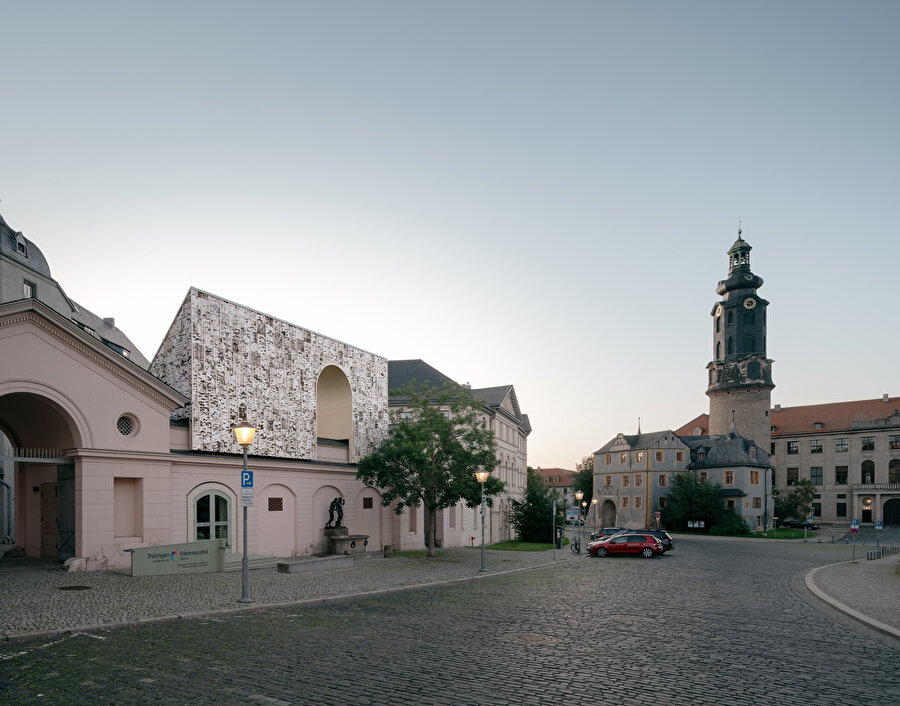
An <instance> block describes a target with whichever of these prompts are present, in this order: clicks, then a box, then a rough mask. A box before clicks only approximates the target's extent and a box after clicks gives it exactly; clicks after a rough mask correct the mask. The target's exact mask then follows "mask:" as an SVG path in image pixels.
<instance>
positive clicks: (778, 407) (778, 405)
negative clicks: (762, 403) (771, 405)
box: [774, 404, 781, 412]
mask: <svg viewBox="0 0 900 706" xmlns="http://www.w3.org/2000/svg"><path fill="white" fill-rule="evenodd" d="M774 411H776V412H780V411H781V405H780V404H777V405H775V410H774Z"/></svg>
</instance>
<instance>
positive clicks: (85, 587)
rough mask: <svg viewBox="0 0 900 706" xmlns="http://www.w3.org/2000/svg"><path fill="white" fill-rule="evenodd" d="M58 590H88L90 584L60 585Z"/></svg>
mask: <svg viewBox="0 0 900 706" xmlns="http://www.w3.org/2000/svg"><path fill="white" fill-rule="evenodd" d="M59 590H60V591H90V590H91V587H90V586H60V587H59Z"/></svg>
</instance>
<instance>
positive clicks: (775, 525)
mask: <svg viewBox="0 0 900 706" xmlns="http://www.w3.org/2000/svg"><path fill="white" fill-rule="evenodd" d="M777 519H778V518H777V517H775V515H772V541H773V542H777V541H778V522H776V520H777Z"/></svg>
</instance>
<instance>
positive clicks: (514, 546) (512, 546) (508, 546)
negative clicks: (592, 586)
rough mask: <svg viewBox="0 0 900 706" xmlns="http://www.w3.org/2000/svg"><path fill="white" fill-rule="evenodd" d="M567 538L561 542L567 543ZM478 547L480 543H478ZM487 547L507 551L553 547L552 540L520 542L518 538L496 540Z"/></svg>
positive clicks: (526, 550) (541, 550)
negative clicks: (502, 540)
mask: <svg viewBox="0 0 900 706" xmlns="http://www.w3.org/2000/svg"><path fill="white" fill-rule="evenodd" d="M568 543H569V540H568V539H564V540H563V544H568ZM479 548H480V545H479ZM488 549H500V550H502V551H507V552H545V551H547V550H548V549H553V543H552V542H522V541H519V540H518V539H511V540H509V541H508V542H497V544H489V545H488Z"/></svg>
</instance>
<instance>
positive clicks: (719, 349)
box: [716, 341, 722, 360]
mask: <svg viewBox="0 0 900 706" xmlns="http://www.w3.org/2000/svg"><path fill="white" fill-rule="evenodd" d="M716 360H722V341H716Z"/></svg>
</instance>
